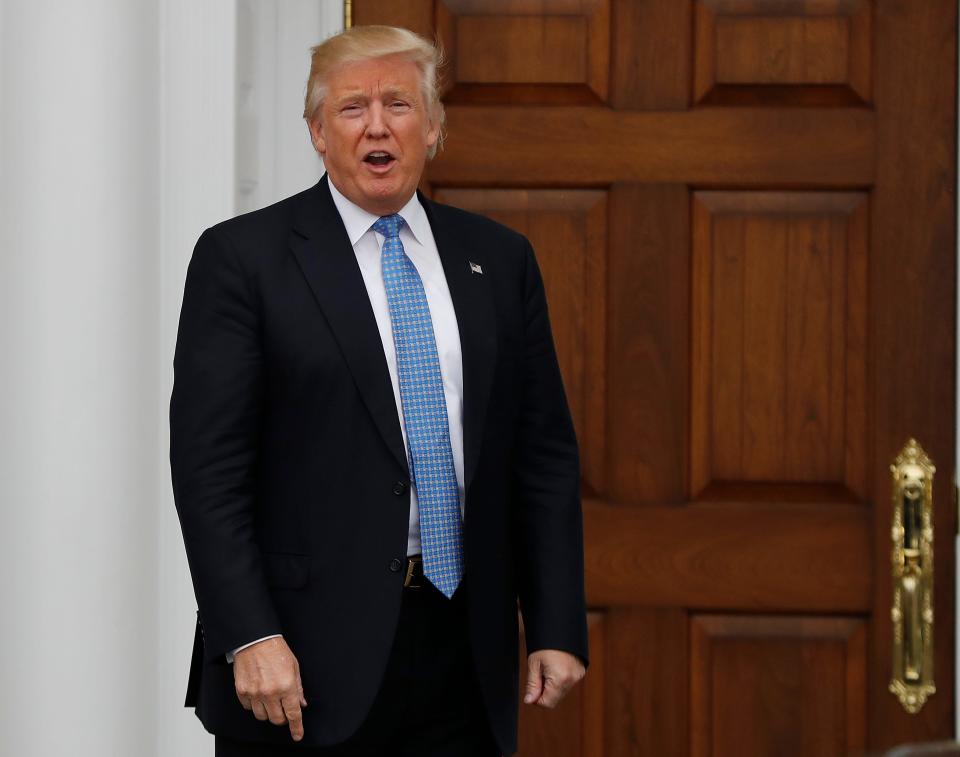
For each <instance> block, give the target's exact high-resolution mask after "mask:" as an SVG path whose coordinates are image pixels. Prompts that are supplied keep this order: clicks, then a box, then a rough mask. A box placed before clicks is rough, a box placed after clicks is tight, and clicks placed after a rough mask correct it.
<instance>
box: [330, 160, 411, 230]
mask: <svg viewBox="0 0 960 757" xmlns="http://www.w3.org/2000/svg"><path fill="white" fill-rule="evenodd" d="M327 186H329V187H330V194H331V195H332V196H333V204H334V205H336V206H337V212H338V213H340V218H341V219H342V220H343V225H344V227H345V228H346V230H347V237H348V238H349V239H350V244H351V245H356V243H357V242H359V241H360V237H362V236H363V235H364V234H366V233H367V232H368V231H370V227H371V226H373V224H375V223H376V222H377V220H378V219H379V218H380V216H375V215H374V214H373V213H370V212H368V211H366V210H364V209H363V208H361V207H360V206H359V205H356V204H354V203H353V202H351V201H350V200H348V199H347V198H346V197H344V196H343V193H342V192H340V190H339V189H337V188H336V187H335V186H334V185H333V182H332V181H330V177H329V176H328V177H327ZM399 215H400V217H401V218H403V220H404V222H405V223H406V225H407V228H409V229H410V233H412V234H413V236H414V238H415V239H416V240H417V241H418V242H419V243H420V244H424V243H425V240H426V239H427V238H428V237H427V234H428V233H429V230H430V221H429V220H428V219H427V214H426V212H425V211H424V209H423V205H421V204H420V198H419V197H417V193H416V192H414V193H413V194H412V195H411V196H410V199H409V200H407V204H406V205H404V206H403V207H402V208H400V212H399Z"/></svg>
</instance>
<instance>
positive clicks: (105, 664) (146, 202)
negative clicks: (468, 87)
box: [0, 0, 342, 757]
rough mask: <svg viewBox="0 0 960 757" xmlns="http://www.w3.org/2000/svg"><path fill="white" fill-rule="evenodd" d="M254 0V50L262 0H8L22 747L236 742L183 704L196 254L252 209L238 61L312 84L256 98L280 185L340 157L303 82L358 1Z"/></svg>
mask: <svg viewBox="0 0 960 757" xmlns="http://www.w3.org/2000/svg"><path fill="white" fill-rule="evenodd" d="M252 1H253V2H256V3H257V4H258V6H259V7H258V8H257V13H260V14H263V13H269V14H271V18H272V19H273V23H274V26H273V27H272V28H273V32H272V33H270V34H267V35H264V34H263V33H262V32H263V30H258V31H257V34H258V39H259V40H260V41H259V43H258V47H257V49H256V50H255V51H253V52H252V53H251V51H249V50H246V49H245V47H244V46H243V45H241V46H240V47H239V48H238V45H237V32H238V29H237V15H238V12H237V2H238V0H202V2H197V0H85V2H83V3H77V2H70V1H69V0H67V1H60V2H58V1H57V0H0V354H2V355H3V359H2V360H3V362H2V370H0V429H2V430H3V432H4V433H3V434H2V436H0V570H2V571H3V573H2V575H3V577H4V580H3V582H2V585H0V608H2V610H0V640H2V643H0V754H3V755H17V757H34V756H36V757H55V756H58V755H71V757H111V756H113V755H116V756H117V757H130V756H131V755H136V757H154V756H157V757H191V755H197V756H199V755H212V754H213V740H212V738H211V737H210V736H209V735H207V734H205V733H204V732H203V730H202V728H201V726H200V724H199V723H198V722H197V721H196V719H195V718H194V717H193V715H192V712H191V711H189V710H186V709H184V708H183V707H182V702H183V693H184V688H185V684H186V677H187V665H188V662H189V654H190V646H191V642H192V633H193V618H194V614H193V613H194V607H195V604H194V600H193V594H192V590H191V587H190V581H189V575H188V572H187V569H186V561H185V559H184V557H183V546H182V541H181V537H180V532H179V526H178V524H177V521H176V515H175V512H174V508H173V502H172V497H171V494H170V483H169V466H168V463H167V450H168V438H167V406H168V402H169V396H170V388H171V381H172V356H173V346H174V342H175V338H176V326H177V315H178V313H179V307H180V297H181V293H182V287H183V277H184V274H185V271H186V265H187V262H188V260H189V257H190V254H191V250H192V246H193V243H194V241H195V240H196V238H197V236H198V235H199V234H200V232H201V231H202V230H203V228H205V227H206V226H209V225H211V224H213V223H215V222H217V221H219V220H221V219H223V218H227V217H229V216H231V215H234V214H235V212H236V200H237V197H238V195H239V183H238V171H237V168H236V159H237V149H236V146H237V144H238V141H239V139H238V134H239V135H240V136H244V137H245V136H246V132H245V131H244V129H243V128H238V126H237V114H238V100H237V95H236V92H237V81H238V75H237V71H238V62H240V61H241V60H243V61H245V62H249V56H250V55H253V56H254V59H255V66H254V70H255V71H258V72H260V73H259V74H258V76H259V78H258V79H256V81H257V82H261V83H262V86H264V87H267V88H269V87H272V86H274V85H275V84H277V83H280V82H282V83H283V85H284V87H289V89H285V90H284V91H283V92H282V93H281V92H279V90H278V91H277V93H276V94H277V97H276V98H275V99H272V100H271V99H270V98H266V97H265V98H263V99H262V100H260V101H259V102H258V104H257V106H256V108H255V109H254V110H252V111H250V113H249V114H250V115H252V117H254V119H255V121H256V123H257V124H258V127H259V128H262V129H263V132H262V134H272V135H273V136H272V137H271V139H272V141H271V143H270V144H271V145H272V147H270V148H269V149H261V150H260V151H259V153H258V155H257V159H256V160H255V161H250V160H247V161H246V162H245V164H244V175H245V176H247V177H254V178H256V179H257V182H258V187H257V191H258V193H259V194H258V199H257V202H259V203H261V204H266V203H267V202H270V201H272V200H273V199H278V198H279V197H280V196H283V195H284V194H289V193H291V192H293V191H297V190H299V189H302V188H303V187H304V186H306V185H307V184H309V183H312V181H313V180H315V178H316V176H317V175H318V163H317V161H316V159H315V158H314V157H313V156H312V153H311V152H310V150H309V143H308V139H307V135H306V131H305V129H304V127H303V125H302V121H301V120H300V117H299V112H300V107H299V105H298V106H297V107H296V108H295V109H294V110H293V111H292V112H289V104H290V102H291V99H292V100H296V98H297V97H300V96H302V88H303V82H304V80H305V77H306V74H307V65H308V61H307V57H306V49H305V47H306V46H309V44H315V43H316V42H318V41H319V40H320V39H322V37H324V36H326V34H327V33H330V32H332V31H334V30H336V29H337V28H338V27H339V25H340V23H341V20H342V4H341V2H340V0H311V2H306V1H305V0H252ZM305 19H310V24H311V25H313V26H311V25H305ZM317 24H319V25H317ZM311 29H313V30H314V31H313V32H312V33H311ZM325 30H326V32H325ZM301 44H304V49H303V50H297V47H298V46H300V45H301ZM245 56H247V57H245ZM265 56H269V57H265ZM268 64H269V65H268ZM268 69H269V70H271V71H272V72H273V73H272V79H268V78H264V76H265V75H264V72H265V71H267V70H268ZM264 92H266V90H264ZM295 133H296V139H297V140H299V144H295V142H294V139H293V135H294V134H295ZM304 146H306V153H305V156H304V150H303V148H304Z"/></svg>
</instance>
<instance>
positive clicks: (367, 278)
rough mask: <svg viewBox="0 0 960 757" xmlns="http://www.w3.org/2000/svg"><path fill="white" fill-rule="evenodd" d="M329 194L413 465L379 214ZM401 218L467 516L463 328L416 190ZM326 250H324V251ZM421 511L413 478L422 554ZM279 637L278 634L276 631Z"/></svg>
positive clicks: (411, 535) (413, 539)
mask: <svg viewBox="0 0 960 757" xmlns="http://www.w3.org/2000/svg"><path fill="white" fill-rule="evenodd" d="M327 184H328V185H329V187H330V194H331V195H332V196H333V203H334V205H336V206H337V212H339V213H340V218H341V220H342V221H343V225H344V227H345V228H346V230H347V237H348V238H349V239H350V244H351V245H353V252H354V254H355V255H356V256H357V265H358V266H359V267H360V274H361V275H362V276H363V283H364V286H365V287H366V289H367V297H368V298H369V299H370V306H371V308H372V309H373V315H374V317H375V318H376V321H377V329H378V330H379V331H380V341H381V343H382V344H383V354H384V355H385V356H386V358H387V369H388V370H389V372H390V383H391V384H393V398H394V401H395V402H396V403H397V417H398V418H399V420H400V432H401V433H402V434H403V447H404V449H405V450H406V452H407V467H408V469H409V470H411V471H412V467H411V465H410V448H409V447H408V446H407V426H406V423H405V422H404V419H403V403H402V401H401V399H400V380H399V376H398V374H397V351H396V348H395V347H394V344H393V327H392V325H391V322H390V306H389V304H388V302H387V290H386V288H385V287H384V285H383V276H382V274H381V271H380V251H381V249H382V247H383V241H384V237H383V236H382V235H381V234H379V233H377V232H376V231H374V230H373V228H371V227H372V226H373V224H374V223H376V221H377V219H378V218H379V216H375V215H373V213H368V212H367V211H366V210H364V209H363V208H361V207H359V206H357V205H354V204H353V203H352V202H350V200H348V199H347V198H346V197H344V196H343V194H341V193H340V191H339V190H338V189H337V188H336V187H335V186H334V184H333V182H332V181H330V180H329V177H328V181H327ZM399 214H400V216H401V217H402V218H403V220H404V221H405V223H404V225H403V228H401V229H400V241H401V242H402V243H403V249H404V252H406V254H407V257H408V258H410V260H411V262H412V263H413V265H414V267H415V268H416V269H417V273H419V274H420V278H421V280H422V281H423V290H424V292H425V294H426V296H427V305H428V306H429V308H430V319H431V320H432V321H433V335H434V338H435V340H436V343H437V356H438V357H439V359H440V376H441V378H442V380H443V394H444V397H445V399H446V402H447V422H448V425H449V428H450V446H451V447H452V449H453V467H454V469H455V470H456V474H457V492H458V494H459V498H460V513H461V516H462V515H463V506H464V489H463V362H462V359H461V352H460V331H459V329H458V327H457V315H456V312H455V311H454V309H453V300H452V299H451V298H450V290H449V288H448V287H447V278H446V276H445V275H444V272H443V265H442V264H441V262H440V253H439V252H438V251H437V243H436V241H434V238H433V230H432V229H431V228H430V221H429V220H428V219H427V214H426V211H424V209H423V206H422V205H421V204H420V200H419V199H418V198H417V194H416V192H414V194H413V196H412V197H411V198H410V199H409V200H408V201H407V204H406V205H404V206H403V207H402V208H401V209H400V213H399ZM321 254H322V253H321ZM420 549H421V547H420V511H419V508H418V507H417V490H416V486H415V484H414V482H413V481H412V480H411V482H410V522H409V528H408V531H407V554H408V555H415V554H417V553H418V552H420ZM274 636H279V634H274ZM274 636H265V637H264V638H263V639H257V640H256V641H251V642H250V643H249V644H245V645H243V646H242V647H238V648H237V649H235V650H233V652H232V653H227V662H233V656H234V654H236V653H237V652H239V651H240V650H241V649H246V648H247V647H249V646H251V645H253V644H256V643H257V642H260V641H264V640H265V639H271V638H274Z"/></svg>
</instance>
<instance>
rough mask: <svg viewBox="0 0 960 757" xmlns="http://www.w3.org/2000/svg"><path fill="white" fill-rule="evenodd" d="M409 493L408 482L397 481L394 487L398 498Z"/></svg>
mask: <svg viewBox="0 0 960 757" xmlns="http://www.w3.org/2000/svg"><path fill="white" fill-rule="evenodd" d="M406 491H407V482H406V481H397V483H395V484H394V485H393V493H394V494H396V495H397V496H398V497H399V496H401V495H402V494H404V493H405V492H406Z"/></svg>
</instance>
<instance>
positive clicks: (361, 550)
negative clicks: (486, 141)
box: [170, 27, 587, 757]
mask: <svg viewBox="0 0 960 757" xmlns="http://www.w3.org/2000/svg"><path fill="white" fill-rule="evenodd" d="M437 58H438V53H437V51H436V49H435V48H434V47H433V46H432V45H430V44H429V43H428V42H426V41H425V40H423V39H422V38H420V37H418V36H417V35H415V34H413V33H411V32H409V31H406V30H404V29H396V28H391V27H357V28H354V29H350V30H348V31H346V32H344V33H342V34H340V35H338V36H336V37H333V38H332V39H330V40H328V41H326V42H325V43H323V44H322V45H320V46H318V47H317V48H314V51H313V59H312V65H311V73H310V80H309V82H308V89H307V97H306V107H305V112H304V117H305V118H306V120H307V123H308V125H309V129H310V134H311V137H312V140H313V144H314V146H315V148H316V149H317V151H318V152H319V154H320V155H321V156H322V157H323V159H324V162H325V166H326V170H327V175H326V176H325V177H324V179H322V180H321V181H320V182H319V183H318V184H317V185H316V186H314V187H312V188H311V189H308V190H306V191H305V192H301V193H300V194H298V195H295V196H293V197H290V198H288V199H286V200H283V201H281V202H279V203H277V204H276V205H273V206H271V207H268V208H265V209H263V210H259V211H256V212H254V213H250V214H247V215H245V216H240V217H238V218H234V219H232V220H230V221H226V222H224V223H221V224H218V225H217V226H214V227H212V228H210V229H208V230H207V231H205V232H204V233H203V235H202V236H201V237H200V240H199V241H198V243H197V247H196V249H195V251H194V255H193V258H192V260H191V263H190V267H189V271H188V273H187V282H186V287H185V291H184V300H183V309H182V312H181V318H180V329H179V334H178V339H177V350H176V356H175V359H174V367H175V382H174V390H173V397H172V399H171V407H170V424H171V469H172V474H173V487H174V494H175V499H176V503H177V509H178V512H179V515H180V521H181V525H182V529H183V535H184V540H185V544H186V550H187V557H188V560H189V563H190V569H191V573H192V576H193V582H194V588H195V591H196V596H197V602H198V605H199V608H200V609H199V613H198V625H197V635H196V640H195V645H194V659H193V663H192V666H191V675H190V684H189V686H188V689H189V691H188V696H187V704H188V705H194V706H195V707H196V712H197V715H198V716H199V718H200V719H201V720H202V722H203V724H204V726H205V727H206V728H207V729H208V730H209V731H211V732H212V733H214V734H216V737H217V738H216V750H217V754H218V755H273V754H281V753H285V750H286V749H294V750H295V751H298V752H301V753H302V752H304V751H305V748H307V747H309V748H312V749H313V750H314V751H312V752H308V753H313V754H318V755H361V754H362V755H378V754H390V755H394V754H401V755H411V756H412V755H416V757H429V756H430V755H438V756H439V755H451V756H452V755H457V757H462V756H465V755H478V756H479V755H484V756H489V755H498V754H501V753H503V754H511V753H513V752H514V751H515V750H516V726H517V705H518V702H517V698H518V696H517V694H518V692H517V688H518V685H517V684H518V670H517V642H518V618H517V607H518V601H519V608H520V611H521V613H522V617H523V622H524V631H525V637H526V641H527V647H528V654H529V657H528V671H527V684H526V689H525V698H524V701H525V702H527V703H530V704H536V705H539V706H544V707H553V706H555V705H556V703H557V702H558V701H559V700H560V699H561V697H562V696H563V695H564V694H565V692H566V691H567V690H568V689H569V687H570V686H572V685H573V684H574V683H575V682H576V681H577V680H579V679H580V678H581V677H582V676H583V674H584V670H585V665H586V664H587V631H586V614H585V605H584V591H583V547H582V521H581V509H580V499H579V469H578V456H577V446H576V440H575V437H574V433H573V428H572V424H571V420H570V414H569V411H568V408H567V404H566V399H565V397H564V392H563V386H562V383H561V378H560V373H559V369H558V365H557V359H556V355H555V351H554V345H553V340H552V336H551V332H550V325H549V321H548V316H547V308H546V301H545V297H544V290H543V283H542V280H541V277H540V273H539V270H538V267H537V264H536V261H535V259H534V255H533V251H532V249H531V247H530V245H529V243H528V242H527V240H526V239H525V238H523V237H522V236H520V235H518V234H516V233H514V232H512V231H510V230H508V229H506V228H504V227H503V226H500V225H498V224H496V223H494V222H492V221H490V220H488V219H485V218H482V217H480V216H476V215H473V214H470V213H466V212H464V211H460V210H457V209H454V208H451V207H447V206H443V205H440V204H438V203H434V202H431V201H429V200H428V199H427V198H426V197H424V196H423V195H422V194H419V193H418V192H417V186H418V183H419V182H420V178H421V175H422V172H423V168H424V165H425V162H426V160H427V159H428V158H429V157H432V156H433V153H434V152H435V150H436V148H437V144H438V142H439V140H440V136H441V131H442V125H443V110H442V106H441V104H440V103H439V99H438V93H437V80H436V79H437V76H436V69H437V63H438V60H437ZM294 742H300V743H299V744H296V745H294Z"/></svg>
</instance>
